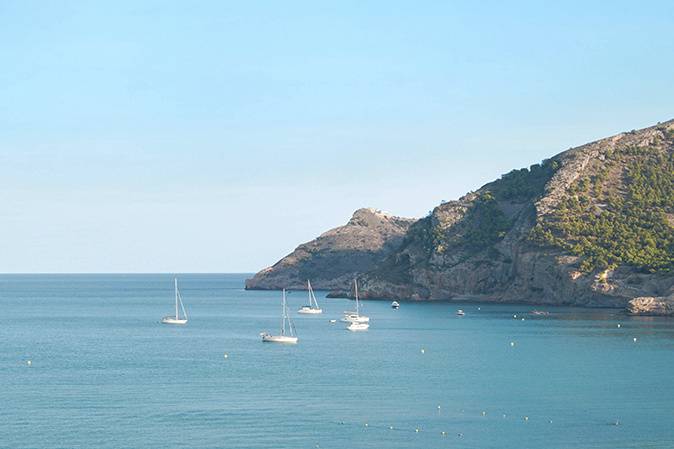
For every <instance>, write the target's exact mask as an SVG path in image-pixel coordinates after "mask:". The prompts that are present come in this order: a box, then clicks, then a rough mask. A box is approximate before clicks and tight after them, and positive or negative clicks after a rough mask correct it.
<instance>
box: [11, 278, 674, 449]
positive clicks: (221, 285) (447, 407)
mask: <svg viewBox="0 0 674 449" xmlns="http://www.w3.org/2000/svg"><path fill="white" fill-rule="evenodd" d="M245 277H246V275H238V274H237V275H234V274H208V275H195V274H184V275H178V278H179V281H180V286H181V292H182V296H183V299H184V302H185V305H186V308H187V310H188V313H189V315H190V321H189V323H188V324H187V325H186V326H184V327H172V326H167V325H162V324H160V323H159V320H160V319H161V317H163V316H164V315H168V314H169V313H171V311H172V308H173V283H172V279H173V278H172V275H168V274H166V275H165V274H157V275H154V274H152V275H3V276H0V310H1V311H2V312H1V317H2V318H1V319H0V447H2V448H11V449H22V448H181V449H185V448H270V449H272V448H273V449H284V448H288V449H300V448H325V449H328V448H334V449H338V448H339V449H342V448H346V447H348V448H401V449H402V448H404V449H415V448H419V449H430V448H501V449H503V448H505V449H509V448H512V449H526V448H541V449H542V448H545V449H555V448H559V449H568V448H606V449H616V448H672V447H674V381H672V378H673V375H674V320H669V319H663V318H629V317H626V316H624V315H622V313H621V312H620V311H617V310H583V309H575V308H546V309H545V310H548V311H549V312H550V313H551V315H550V316H548V317H538V318H537V317H533V316H531V315H529V314H528V312H529V311H531V310H532V307H531V306H525V305H485V304H482V305H478V304H457V303H447V302H438V303H408V302H403V303H402V305H401V308H400V309H399V310H393V309H391V308H390V304H389V303H388V302H374V301H366V302H363V308H364V313H366V314H367V315H369V316H370V317H371V327H370V330H369V331H367V332H362V333H351V332H348V331H346V330H345V328H344V325H343V324H342V323H339V322H338V323H336V324H331V323H330V322H329V320H330V319H338V318H339V317H340V315H341V312H342V311H343V310H349V309H352V308H353V303H352V302H350V301H348V300H343V299H325V293H324V292H318V294H317V296H318V299H319V302H320V304H321V306H322V307H323V310H324V314H323V315H318V316H301V315H297V314H296V313H294V311H295V310H296V309H297V308H298V307H299V306H300V305H302V304H304V303H305V302H306V294H305V293H304V292H293V293H292V294H291V295H290V296H289V298H288V299H289V303H290V307H291V310H292V311H293V318H294V321H295V324H296V326H297V330H298V335H299V338H300V341H299V344H298V345H296V346H282V345H274V344H264V343H262V342H261V341H260V337H259V333H260V332H261V331H264V330H270V331H276V330H277V329H278V327H279V319H280V293H279V292H259V291H251V292H247V291H244V290H243V281H244V279H245ZM458 308H462V309H464V310H465V311H466V316H464V317H458V316H457V315H456V310H457V309H458ZM514 315H516V316H517V318H515V317H514ZM522 317H524V318H525V319H524V320H522ZM619 324H620V327H618V325H619ZM634 338H636V339H637V340H636V341H634ZM511 343H512V344H511ZM225 354H227V355H228V357H227V358H225ZM29 360H30V361H31V362H32V365H31V366H29V365H28V361H29ZM527 418H528V419H527ZM616 424H617V425H616ZM417 430H418V431H417ZM443 432H444V434H443Z"/></svg>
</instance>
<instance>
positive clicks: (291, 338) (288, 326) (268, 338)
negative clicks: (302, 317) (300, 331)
mask: <svg viewBox="0 0 674 449" xmlns="http://www.w3.org/2000/svg"><path fill="white" fill-rule="evenodd" d="M281 308H282V312H281V335H271V334H270V333H269V332H262V333H261V334H260V336H261V337H262V341H264V342H269V343H290V344H295V343H297V335H296V333H295V325H294V324H293V322H292V320H291V319H290V317H289V316H288V305H287V303H286V289H285V288H284V289H283V299H282V301H281ZM286 331H287V332H288V335H286Z"/></svg>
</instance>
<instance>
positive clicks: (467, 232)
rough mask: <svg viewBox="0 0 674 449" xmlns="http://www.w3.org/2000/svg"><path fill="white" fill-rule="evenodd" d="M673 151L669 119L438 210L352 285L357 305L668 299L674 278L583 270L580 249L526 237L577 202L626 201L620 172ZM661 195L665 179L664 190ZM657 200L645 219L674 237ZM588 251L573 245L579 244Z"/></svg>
mask: <svg viewBox="0 0 674 449" xmlns="http://www.w3.org/2000/svg"><path fill="white" fill-rule="evenodd" d="M673 150H674V121H670V122H666V123H663V124H659V125H657V126H654V127H651V128H646V129H643V130H639V131H631V132H628V133H623V134H619V135H617V136H613V137H609V138H606V139H602V140H599V141H596V142H593V143H590V144H587V145H583V146H581V147H578V148H574V149H571V150H568V151H566V152H564V153H561V154H559V155H557V156H555V157H553V158H551V159H549V160H547V161H544V162H543V163H542V164H540V165H538V164H537V165H534V166H532V167H531V168H530V169H522V170H514V171H513V172H511V173H509V174H507V175H504V176H503V177H502V178H501V179H499V180H497V181H494V182H492V183H490V184H487V185H485V186H484V187H482V188H481V189H479V190H478V191H476V192H472V193H470V194H468V195H466V196H464V197H462V198H460V199H459V200H458V201H451V202H448V203H444V204H441V205H440V206H438V207H436V208H435V209H434V210H433V211H432V213H431V214H430V215H429V216H427V217H425V218H423V219H421V220H419V221H418V222H416V223H415V224H414V225H412V226H411V227H410V229H409V231H408V232H407V234H406V236H405V238H404V239H403V240H402V243H401V244H400V247H399V248H398V249H397V250H396V251H394V252H392V253H391V254H390V255H389V256H387V257H386V258H385V259H384V260H383V261H381V262H380V263H378V264H377V266H376V267H375V268H374V269H372V270H371V271H369V272H368V273H366V274H364V275H363V276H361V277H359V284H360V285H359V286H360V294H361V297H364V298H371V299H376V298H382V299H383V298H385V299H411V300H434V299H458V300H480V301H496V302H527V303H537V304H568V305H583V306H591V307H625V306H626V305H627V303H628V301H630V300H631V299H632V298H635V297H644V296H649V297H663V296H669V295H671V294H673V293H674V273H673V271H674V270H669V271H668V270H667V269H664V270H660V271H659V272H656V271H654V270H649V269H645V268H644V267H635V266H633V265H630V264H627V263H621V262H620V261H618V262H614V263H612V264H611V263H609V265H610V267H609V268H610V269H607V267H606V266H604V267H602V268H596V269H594V268H592V267H590V268H587V266H583V261H584V260H585V259H586V257H583V256H579V255H578V253H575V252H574V249H575V248H576V247H577V246H576V247H574V245H578V244H579V243H577V242H573V241H568V240H564V238H565V237H564V236H563V235H561V236H558V235H555V236H552V235H551V236H549V238H550V240H551V241H553V242H555V244H545V243H541V241H540V240H539V241H536V239H534V238H532V235H533V234H534V231H536V230H537V229H536V228H537V227H538V226H539V225H540V223H545V222H546V220H549V221H548V222H552V223H553V224H554V223H556V222H557V223H558V222H559V220H563V219H564V216H563V215H562V214H560V213H559V211H560V210H564V211H566V207H567V206H566V203H567V202H569V200H574V201H575V200H579V203H580V205H581V206H582V207H584V208H586V209H589V208H590V207H593V208H594V209H591V210H596V214H597V215H599V214H601V213H602V210H603V209H605V208H606V205H605V204H603V202H605V198H608V197H611V196H613V197H615V196H620V195H626V193H625V192H626V191H627V190H628V185H627V184H626V182H627V181H626V177H627V175H626V174H627V173H629V172H630V170H632V169H633V167H634V166H635V165H634V164H640V163H641V162H642V160H646V159H650V160H652V159H653V158H665V160H671V157H672V151H673ZM667 158H669V159H667ZM665 176H666V175H665ZM588 180H590V181H591V182H594V180H598V181H597V186H596V187H594V188H595V190H596V191H595V190H593V187H592V184H590V187H579V185H582V184H583V183H587V182H588ZM599 181H601V184H600V183H599ZM668 188H671V186H668V185H667V182H666V181H665V182H664V184H663V186H662V190H666V189H668ZM582 189H586V190H582ZM661 198H664V200H663V199H658V201H659V202H658V204H657V207H658V211H656V212H654V211H653V210H650V209H644V211H643V212H644V213H646V214H661V213H663V211H664V215H665V218H668V219H669V226H670V229H671V231H672V233H671V234H670V235H674V227H673V226H674V225H672V221H674V220H672V217H674V214H672V212H673V210H674V204H671V203H672V201H671V191H670V192H669V193H667V192H665V193H664V194H662V195H661ZM567 215H568V213H567ZM560 216H561V217H562V218H560ZM581 225H582V223H581ZM583 232H584V233H585V236H583V239H584V238H587V239H589V240H588V241H589V242H590V243H593V242H594V240H593V239H596V240H597V241H598V240H600V239H601V238H603V235H602V232H603V230H601V229H599V228H597V229H596V230H595V228H593V227H588V229H584V230H583ZM664 235H667V231H664ZM586 243H587V242H585V241H584V240H582V239H581V241H580V244H586ZM648 245H650V246H649V247H648V248H645V250H644V254H645V255H646V256H647V257H648V256H649V255H650V254H652V252H650V251H651V250H654V251H655V250H656V248H661V249H662V248H664V249H663V250H662V251H664V252H665V253H668V256H667V255H666V256H665V257H669V260H670V261H671V260H674V256H673V255H672V250H673V248H674V245H671V244H670V243H668V242H667V241H655V242H648ZM332 295H333V296H348V295H349V292H348V290H341V291H335V292H333V293H332Z"/></svg>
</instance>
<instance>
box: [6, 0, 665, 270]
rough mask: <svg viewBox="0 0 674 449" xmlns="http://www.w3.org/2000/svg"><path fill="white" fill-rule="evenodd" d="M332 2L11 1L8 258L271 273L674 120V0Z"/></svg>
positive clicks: (9, 266) (41, 263) (11, 262)
mask: <svg viewBox="0 0 674 449" xmlns="http://www.w3.org/2000/svg"><path fill="white" fill-rule="evenodd" d="M319 3H322V2H315V1H306V2H291V1H288V2H271V1H270V2H224V1H212V2H209V1H197V2H167V1H137V0H134V1H119V0H118V1H114V2H94V1H91V2H68V1H62V2H61V1H58V2H57V1H54V2H48V1H42V2H31V1H24V0H20V1H8V0H4V1H2V2H0V199H1V201H2V202H1V207H0V223H1V226H0V272H164V271H168V272H173V271H197V272H198V271H214V272H223V271H253V270H257V269H260V268H262V267H264V266H266V265H269V264H271V263H273V262H275V261H276V260H277V259H278V258H279V257H281V256H283V255H284V254H286V253H287V252H289V251H290V250H292V249H293V248H294V247H295V246H296V245H297V244H298V243H300V242H302V241H306V240H309V239H311V238H313V237H314V236H316V235H317V234H319V233H320V232H323V231H325V230H327V229H328V228H331V227H334V226H337V225H339V224H342V223H344V222H346V221H347V220H348V218H349V217H350V215H351V213H352V212H353V210H355V209H356V208H359V207H363V206H372V207H377V208H381V209H384V210H387V211H390V212H392V213H395V214H399V215H407V216H422V215H424V214H425V213H426V212H427V211H428V210H430V209H431V208H433V206H435V205H436V204H438V203H439V202H440V201H441V200H443V199H444V200H448V199H453V198H456V197H458V196H460V195H462V194H463V193H465V192H467V191H469V190H473V189H476V188H478V187H479V186H480V185H482V184H484V183H485V182H488V181H490V180H492V179H494V178H496V177H498V176H499V175H500V174H502V173H505V172H507V171H509V170H510V169H512V168H516V167H522V166H528V165H530V164H532V163H535V162H538V161H540V160H541V159H543V158H545V157H548V156H551V155H553V154H555V153H558V152H560V151H562V150H564V149H567V148H569V147H571V146H575V145H578V144H582V143H585V142H587V141H590V140H594V139H596V138H600V137H603V136H607V135H610V134H614V133H617V132H620V131H623V130H629V129H632V128H640V127H644V126H648V125H651V124H654V123H656V122H658V121H664V120H667V119H671V118H673V117H674V38H673V37H672V36H673V33H674V31H673V30H674V3H672V2H671V1H662V2H633V1H630V2H612V3H610V4H609V3H607V2H585V1H583V2H528V3H513V2H509V4H508V5H505V4H504V3H505V2H496V1H495V2H395V1H390V0H387V1H381V2H367V1H340V2H332V4H330V5H327V4H323V5H321V4H319ZM477 3H479V5H478V4H477ZM562 3H564V5H562Z"/></svg>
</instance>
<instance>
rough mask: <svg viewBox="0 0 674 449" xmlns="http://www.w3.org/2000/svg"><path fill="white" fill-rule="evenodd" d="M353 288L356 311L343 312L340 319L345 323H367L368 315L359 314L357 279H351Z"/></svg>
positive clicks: (368, 320)
mask: <svg viewBox="0 0 674 449" xmlns="http://www.w3.org/2000/svg"><path fill="white" fill-rule="evenodd" d="M353 288H354V293H355V296H356V311H355V312H350V311H349V312H344V316H343V317H342V321H343V322H345V323H369V322H370V317H368V316H366V315H361V314H360V301H359V299H358V281H357V280H356V279H354V280H353Z"/></svg>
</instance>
